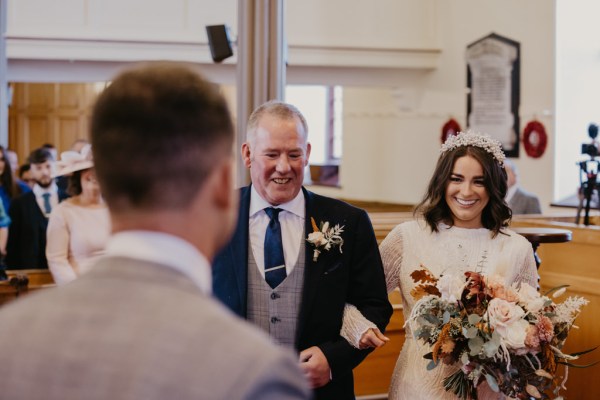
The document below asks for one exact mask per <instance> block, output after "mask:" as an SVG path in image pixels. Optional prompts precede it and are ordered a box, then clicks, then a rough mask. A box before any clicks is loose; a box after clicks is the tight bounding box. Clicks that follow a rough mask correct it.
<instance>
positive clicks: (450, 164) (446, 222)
mask: <svg viewBox="0 0 600 400" xmlns="http://www.w3.org/2000/svg"><path fill="white" fill-rule="evenodd" d="M503 162H504V153H503V152H502V150H501V148H500V144H499V143H498V142H497V141H495V140H493V139H491V138H489V137H487V136H483V135H479V134H475V133H471V132H467V133H459V134H458V135H457V136H451V137H450V138H449V139H448V140H447V141H446V143H444V145H442V149H441V154H440V157H439V159H438V162H437V166H436V168H435V172H434V173H433V177H432V178H431V181H430V182H429V187H428V189H427V192H426V194H425V196H424V199H423V201H422V202H421V203H420V204H419V205H418V206H417V208H416V211H415V215H417V216H418V217H419V218H417V219H416V220H414V221H411V222H406V223H403V224H400V225H398V226H396V227H395V228H394V229H393V230H392V232H390V234H389V235H388V236H387V237H386V238H385V240H384V241H383V242H382V243H381V246H380V251H381V257H382V260H383V265H384V269H385V275H386V281H387V288H388V292H389V291H392V290H394V289H396V288H399V289H400V293H401V295H402V304H403V313H404V320H405V321H407V320H408V317H409V316H410V314H411V311H412V308H413V306H414V304H415V302H416V301H415V299H413V298H412V296H411V295H410V291H411V289H413V287H414V286H415V283H414V281H413V280H412V278H411V277H410V273H411V272H413V271H414V270H417V269H421V268H422V267H426V268H427V269H429V271H431V272H432V273H433V274H434V275H436V276H438V277H439V276H441V275H443V274H446V273H449V272H452V273H454V274H456V273H460V274H462V273H463V272H465V271H469V270H470V271H476V272H479V273H482V274H484V275H492V274H499V275H502V276H504V277H505V279H506V282H505V284H508V285H510V284H513V283H517V284H519V283H520V282H527V283H529V284H530V285H532V286H533V287H536V286H537V277H538V275H537V271H536V266H535V261H534V258H533V250H532V248H531V245H530V244H529V242H528V241H527V240H526V239H525V238H523V237H522V236H520V235H518V234H516V233H515V232H513V231H511V230H509V229H507V228H506V227H507V225H508V222H509V221H510V217H511V211H510V209H509V208H508V206H507V205H506V203H505V201H504V196H505V195H506V189H507V183H506V172H505V170H504V167H503ZM342 336H344V338H346V340H348V341H349V342H350V343H352V344H353V345H354V346H355V347H358V348H366V347H378V346H381V345H383V344H384V343H385V341H387V340H388V339H387V338H386V337H385V336H383V335H382V334H381V332H379V331H378V330H377V328H376V327H375V325H374V324H371V323H370V321H368V320H366V319H365V318H364V317H363V316H362V314H361V313H360V312H359V311H358V310H357V309H356V308H355V307H353V306H352V305H347V306H346V310H345V315H344V325H343V327H342ZM429 351H430V349H428V348H427V347H426V346H425V345H422V344H420V343H418V342H417V341H416V340H415V339H414V338H413V336H412V334H411V332H410V327H409V326H408V324H407V326H406V340H405V343H404V346H403V347H402V351H401V353H400V357H399V358H398V361H397V363H396V367H395V369H394V373H393V376H392V382H391V387H390V393H389V398H390V399H391V400H396V399H411V400H414V399H431V400H433V399H436V400H437V399H456V396H455V395H454V394H453V393H451V392H447V391H446V390H445V389H444V387H443V383H442V381H443V379H444V378H445V377H446V376H448V375H450V374H451V373H453V372H454V371H456V370H457V369H458V368H459V366H458V365H457V366H447V365H444V364H443V363H440V364H439V365H438V366H437V367H436V368H434V369H432V370H430V371H428V370H427V368H426V366H427V363H428V360H426V359H424V358H423V355H424V354H426V353H428V352H429ZM478 397H479V399H499V398H502V395H500V394H498V393H496V392H493V391H492V390H491V389H490V388H489V386H487V384H486V383H483V384H482V385H480V386H479V387H478Z"/></svg>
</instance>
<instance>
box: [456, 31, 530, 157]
mask: <svg viewBox="0 0 600 400" xmlns="http://www.w3.org/2000/svg"><path fill="white" fill-rule="evenodd" d="M466 58H467V86H468V87H469V93H468V95H467V124H468V127H469V129H471V130H473V131H476V132H481V133H487V134H489V135H490V136H491V137H493V138H495V139H497V140H499V141H500V143H502V147H503V149H504V152H505V153H506V155H507V157H518V156H519V130H520V128H519V97H520V95H519V92H520V44H519V43H518V42H515V41H514V40H510V39H507V38H504V37H502V36H499V35H496V34H495V33H492V34H490V35H488V36H486V37H485V38H483V39H480V40H478V41H476V42H474V43H472V44H470V45H469V46H467V55H466Z"/></svg>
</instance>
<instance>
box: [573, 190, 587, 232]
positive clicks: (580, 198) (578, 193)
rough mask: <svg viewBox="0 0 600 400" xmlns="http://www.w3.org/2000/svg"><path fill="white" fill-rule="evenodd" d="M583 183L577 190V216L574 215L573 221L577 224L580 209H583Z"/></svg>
mask: <svg viewBox="0 0 600 400" xmlns="http://www.w3.org/2000/svg"><path fill="white" fill-rule="evenodd" d="M584 193H585V183H584V184H583V185H582V186H581V187H580V188H579V191H578V192H577V196H578V197H579V205H578V206H577V216H576V217H575V223H576V224H578V225H579V220H580V218H581V210H582V209H583V200H584V199H585V196H584Z"/></svg>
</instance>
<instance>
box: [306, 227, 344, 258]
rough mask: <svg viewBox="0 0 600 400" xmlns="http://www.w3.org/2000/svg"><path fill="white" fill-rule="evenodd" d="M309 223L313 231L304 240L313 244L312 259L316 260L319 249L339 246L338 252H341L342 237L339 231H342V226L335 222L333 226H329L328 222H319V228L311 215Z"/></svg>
mask: <svg viewBox="0 0 600 400" xmlns="http://www.w3.org/2000/svg"><path fill="white" fill-rule="evenodd" d="M310 223H311V225H312V228H313V231H312V233H309V234H308V238H307V239H306V241H307V242H308V243H310V244H312V245H313V246H315V251H314V253H313V261H317V258H318V257H319V254H321V251H323V250H327V251H329V250H330V249H331V248H332V247H335V246H339V248H340V253H341V252H342V245H343V244H344V239H342V236H341V233H342V232H344V226H343V225H342V226H340V225H339V224H336V225H335V226H334V227H331V228H330V227H329V222H327V221H325V222H321V228H319V227H317V223H316V222H315V219H314V218H313V217H310Z"/></svg>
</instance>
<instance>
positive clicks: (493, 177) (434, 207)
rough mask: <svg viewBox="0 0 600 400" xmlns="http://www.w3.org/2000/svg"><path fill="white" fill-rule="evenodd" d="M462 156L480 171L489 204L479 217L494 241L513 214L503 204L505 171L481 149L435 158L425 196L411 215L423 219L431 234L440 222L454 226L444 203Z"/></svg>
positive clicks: (463, 149)
mask: <svg viewBox="0 0 600 400" xmlns="http://www.w3.org/2000/svg"><path fill="white" fill-rule="evenodd" d="M464 156H471V157H473V158H474V159H476V160H477V161H479V164H481V167H482V169H483V184H484V187H485V190H486V191H487V193H488V196H489V198H490V200H489V202H488V204H487V205H486V206H485V208H484V209H483V212H482V214H481V223H482V225H483V226H484V227H485V228H487V229H489V230H491V231H492V232H493V233H492V236H493V237H496V236H497V235H498V233H500V230H501V229H502V228H504V227H507V226H508V224H509V223H510V219H511V218H512V211H511V210H510V208H509V207H508V205H507V204H506V201H505V200H504V198H505V196H506V190H507V189H508V185H507V182H506V170H505V169H504V167H502V166H500V164H499V163H498V161H497V160H496V159H495V158H494V157H493V156H492V155H491V154H490V153H488V152H487V151H485V150H484V149H482V148H481V147H477V146H461V147H457V148H455V149H453V150H448V151H445V152H443V153H442V154H441V155H440V157H439V158H438V161H437V165H436V167H435V171H434V172H433V176H432V177H431V180H430V181H429V186H428V188H427V192H426V193H425V196H424V197H423V200H422V201H421V202H420V203H419V204H418V205H417V206H416V207H415V211H414V214H415V215H417V214H421V215H423V218H424V219H425V221H426V222H427V224H428V225H429V227H430V228H431V229H432V231H434V232H438V224H439V223H440V222H444V223H446V224H447V225H449V226H452V225H454V220H453V218H452V212H451V210H450V207H449V206H448V203H446V188H447V187H448V184H449V183H450V177H451V175H452V170H453V169H454V163H455V162H456V160H458V159H459V158H461V157H464Z"/></svg>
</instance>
